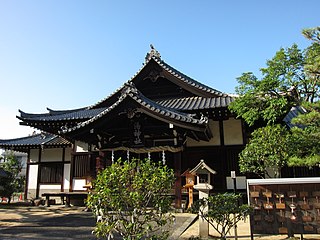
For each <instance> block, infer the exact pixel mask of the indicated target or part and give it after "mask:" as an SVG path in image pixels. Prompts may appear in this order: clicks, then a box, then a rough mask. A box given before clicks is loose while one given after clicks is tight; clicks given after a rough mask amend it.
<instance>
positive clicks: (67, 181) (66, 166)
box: [63, 163, 71, 191]
mask: <svg viewBox="0 0 320 240" xmlns="http://www.w3.org/2000/svg"><path fill="white" fill-rule="evenodd" d="M70 167H71V164H69V163H68V164H64V172H63V189H64V190H65V191H69V187H70Z"/></svg>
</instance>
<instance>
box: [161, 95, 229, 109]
mask: <svg viewBox="0 0 320 240" xmlns="http://www.w3.org/2000/svg"><path fill="white" fill-rule="evenodd" d="M233 101H234V98H233V97H229V96H227V97H212V98H205V97H185V98H175V99H165V100H160V101H157V103H158V104H160V105H162V106H164V107H167V108H174V109H177V110H182V111H189V110H202V109H210V108H220V107H227V106H229V104H230V103H231V102H233Z"/></svg>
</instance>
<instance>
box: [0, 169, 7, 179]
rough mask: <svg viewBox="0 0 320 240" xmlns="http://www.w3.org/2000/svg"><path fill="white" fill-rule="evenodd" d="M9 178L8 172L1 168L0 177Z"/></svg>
mask: <svg viewBox="0 0 320 240" xmlns="http://www.w3.org/2000/svg"><path fill="white" fill-rule="evenodd" d="M7 176H8V172H7V171H5V170H4V169H3V168H1V167H0V177H7Z"/></svg>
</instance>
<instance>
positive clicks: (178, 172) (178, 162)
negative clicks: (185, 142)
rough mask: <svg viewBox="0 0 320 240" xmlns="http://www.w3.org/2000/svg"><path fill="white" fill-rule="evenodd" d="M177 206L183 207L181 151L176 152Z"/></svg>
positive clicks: (175, 189)
mask: <svg viewBox="0 0 320 240" xmlns="http://www.w3.org/2000/svg"><path fill="white" fill-rule="evenodd" d="M174 175H175V179H176V180H175V184H174V191H175V207H176V208H181V152H177V153H174Z"/></svg>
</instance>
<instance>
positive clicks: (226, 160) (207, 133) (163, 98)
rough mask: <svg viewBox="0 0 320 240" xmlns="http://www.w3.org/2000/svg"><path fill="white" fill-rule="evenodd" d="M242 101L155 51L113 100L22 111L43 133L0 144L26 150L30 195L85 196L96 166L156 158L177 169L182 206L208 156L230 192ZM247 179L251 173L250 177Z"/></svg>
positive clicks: (217, 188) (220, 185) (218, 186)
mask: <svg viewBox="0 0 320 240" xmlns="http://www.w3.org/2000/svg"><path fill="white" fill-rule="evenodd" d="M233 100H234V96H233V95H230V94H227V93H224V92H221V91H219V90H216V89H214V88H212V87H209V86H206V85H204V84H202V83H200V82H198V81H196V80H194V79H192V78H190V77H188V76H187V75H185V74H183V73H182V72H180V71H178V70H176V69H175V68H173V67H172V66H170V65H169V64H167V63H166V62H165V61H163V60H162V59H161V56H160V54H159V52H158V51H157V50H156V49H154V48H153V47H151V51H150V52H149V53H148V54H147V56H146V58H145V62H144V64H143V66H142V68H141V69H140V70H139V71H138V72H137V73H136V74H135V75H134V76H133V77H132V78H131V79H130V80H129V81H127V82H125V83H124V84H123V85H122V86H121V87H120V88H119V89H117V90H116V91H114V92H113V93H112V94H111V95H109V96H107V97H106V98H104V99H102V100H101V101H99V102H98V103H95V104H93V105H91V106H87V107H83V108H79V109H69V110H52V109H49V108H48V109H47V110H48V111H47V112H46V113H43V114H33V113H26V112H23V111H20V115H19V116H17V118H18V119H20V120H21V122H20V124H21V125H26V126H30V127H33V128H35V129H38V130H40V131H41V133H39V134H35V135H32V136H29V137H23V138H17V139H9V140H0V148H4V149H11V150H14V151H20V152H26V153H27V154H28V161H27V170H26V177H27V179H26V189H25V198H27V199H30V198H38V197H41V195H42V194H43V193H45V192H52V191H57V192H72V191H84V190H85V188H84V186H85V185H86V184H87V181H88V178H90V177H92V176H94V175H95V172H96V169H98V168H103V167H105V166H106V165H110V164H112V162H113V161H116V160H117V159H118V158H120V157H121V158H122V159H131V158H140V159H145V158H150V159H152V160H155V161H162V162H163V164H167V165H168V166H169V167H170V168H172V169H174V172H175V176H176V181H175V184H174V190H173V196H174V197H175V202H176V206H179V205H180V204H181V199H182V198H183V196H182V191H181V189H182V186H183V185H184V184H185V182H184V180H183V178H182V177H181V174H182V173H184V172H185V171H186V170H187V169H192V168H194V167H195V166H196V165H197V164H198V163H199V162H200V160H201V159H203V160H204V161H205V162H206V164H207V165H208V166H210V168H212V169H214V170H215V171H216V174H215V175H214V176H213V177H212V178H211V184H212V185H213V186H214V189H213V191H214V192H223V191H226V190H227V188H228V176H230V172H231V171H235V172H236V174H237V176H239V175H241V174H240V172H239V167H238V154H239V153H240V152H241V151H242V149H244V146H245V143H246V139H247V135H246V129H245V126H244V123H243V121H242V120H241V119H236V118H235V116H234V115H233V114H232V113H231V112H230V111H229V110H228V105H229V104H230V103H231V102H232V101H233ZM243 178H244V176H243Z"/></svg>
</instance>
